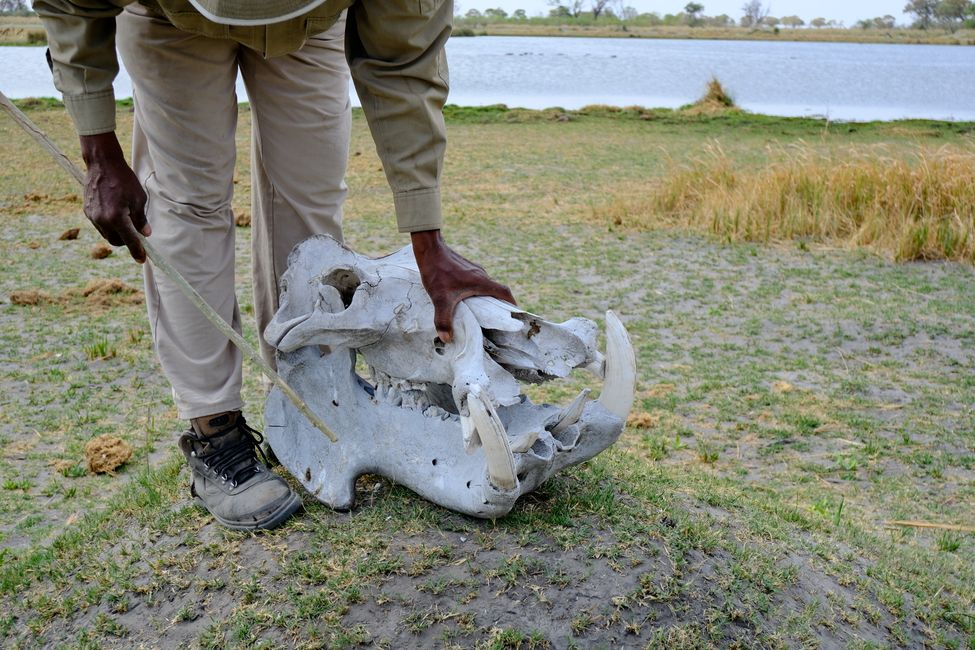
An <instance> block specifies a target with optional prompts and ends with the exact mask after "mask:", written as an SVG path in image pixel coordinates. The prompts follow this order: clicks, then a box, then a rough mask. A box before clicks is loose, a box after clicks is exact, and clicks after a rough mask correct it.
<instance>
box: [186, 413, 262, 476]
mask: <svg viewBox="0 0 975 650" xmlns="http://www.w3.org/2000/svg"><path fill="white" fill-rule="evenodd" d="M234 430H238V431H240V433H241V436H240V440H237V441H236V442H232V443H230V444H228V445H225V446H223V447H220V448H214V447H213V444H212V441H213V439H214V438H220V437H222V436H225V435H227V434H229V433H231V432H233V431H234ZM195 437H196V440H198V441H199V442H200V443H203V444H204V445H206V446H207V447H209V448H210V449H209V450H208V451H207V452H205V453H202V454H198V456H199V458H200V460H201V461H203V466H204V467H205V468H207V469H209V470H211V471H213V472H214V473H215V474H216V475H217V476H219V477H220V480H221V481H224V482H229V483H230V485H231V487H237V486H238V485H240V484H241V483H245V482H247V481H248V480H249V479H251V478H252V477H253V476H254V475H255V474H259V473H260V472H261V471H262V469H261V466H260V465H258V455H260V458H261V459H262V460H263V461H264V464H265V465H267V464H268V460H267V456H265V455H264V450H263V449H261V443H262V442H264V436H263V435H261V433H260V432H258V431H255V430H254V429H252V428H250V427H249V426H247V422H245V421H244V417H243V416H239V417H238V418H237V423H236V424H235V425H234V426H232V427H231V428H229V429H227V430H226V431H221V432H220V433H217V434H215V435H212V436H207V437H201V436H195Z"/></svg>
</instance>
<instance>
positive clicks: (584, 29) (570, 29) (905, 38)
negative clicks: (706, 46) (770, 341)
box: [0, 16, 975, 47]
mask: <svg viewBox="0 0 975 650" xmlns="http://www.w3.org/2000/svg"><path fill="white" fill-rule="evenodd" d="M478 36H525V37H531V36H535V37H567V38H637V39H650V40H697V41H770V42H784V43H863V44H876V45H884V44H890V45H962V46H966V45H975V29H959V30H957V31H955V32H949V31H947V30H942V29H927V30H922V29H913V28H908V27H898V28H894V29H856V28H829V27H827V28H820V29H817V28H812V27H803V28H798V29H792V28H788V27H786V28H774V29H772V28H764V29H749V28H745V27H706V26H699V27H689V26H686V25H681V26H646V25H630V24H627V23H623V22H619V21H614V22H610V21H607V22H605V23H600V24H588V25H587V24H578V23H575V24H573V23H570V22H564V23H559V22H554V21H552V19H544V18H532V19H527V20H524V21H515V20H507V21H484V20H482V19H470V18H466V17H462V16H457V17H455V20H454V28H453V33H452V34H451V37H452V38H469V37H478ZM46 45H47V39H46V35H45V33H44V29H43V26H42V25H41V23H40V21H39V20H37V19H36V18H33V17H23V18H2V17H0V47H45V46H46Z"/></svg>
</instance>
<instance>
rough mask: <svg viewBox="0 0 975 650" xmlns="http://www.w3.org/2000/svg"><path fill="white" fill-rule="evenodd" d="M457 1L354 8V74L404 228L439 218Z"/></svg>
mask: <svg viewBox="0 0 975 650" xmlns="http://www.w3.org/2000/svg"><path fill="white" fill-rule="evenodd" d="M452 13H453V3H452V2H450V1H447V2H442V3H440V4H439V5H436V6H434V3H432V2H431V3H426V2H424V3H417V2H415V0H413V1H410V0H389V1H384V2H373V3H366V2H359V3H356V4H355V5H353V7H352V8H350V9H349V20H348V26H347V28H346V29H347V31H346V50H347V54H348V58H349V66H350V69H351V71H352V78H353V80H354V81H355V84H356V89H357V90H358V92H359V97H360V98H361V99H362V106H363V110H364V112H365V114H366V118H367V119H368V121H369V126H370V129H371V130H372V134H373V139H374V140H375V142H376V149H377V151H378V153H379V156H380V158H381V159H382V162H383V168H384V170H385V172H386V178H387V180H388V181H389V185H390V188H391V189H392V191H393V200H394V204H395V207H396V216H397V222H398V225H399V229H400V231H401V232H416V231H426V230H437V229H439V228H440V227H441V225H442V217H441V208H440V173H441V169H442V166H443V156H444V150H445V149H446V130H445V127H444V123H443V113H442V110H443V105H444V102H445V101H446V98H447V63H446V59H445V56H444V53H443V47H444V44H445V43H446V41H447V38H448V37H449V35H450V23H451V16H452Z"/></svg>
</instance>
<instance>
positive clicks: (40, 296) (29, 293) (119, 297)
mask: <svg viewBox="0 0 975 650" xmlns="http://www.w3.org/2000/svg"><path fill="white" fill-rule="evenodd" d="M81 300H83V301H84V302H85V303H87V304H89V305H94V306H98V307H114V306H117V305H135V304H140V303H142V302H144V301H145V295H144V294H143V293H142V290H140V289H138V288H136V287H133V286H132V285H129V284H126V283H124V282H122V281H121V280H119V279H117V278H99V279H97V280H92V281H90V282H89V283H88V284H87V285H85V286H84V288H80V289H79V288H77V287H72V288H70V289H67V290H65V291H64V292H63V293H61V294H60V295H57V296H52V295H51V294H49V293H47V292H46V291H37V290H34V289H27V290H24V291H14V292H12V293H11V294H10V302H11V303H13V304H15V305H21V306H25V307H31V306H36V305H69V304H71V303H74V302H78V301H81Z"/></svg>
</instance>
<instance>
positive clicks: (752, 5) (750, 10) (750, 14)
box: [741, 0, 772, 27]
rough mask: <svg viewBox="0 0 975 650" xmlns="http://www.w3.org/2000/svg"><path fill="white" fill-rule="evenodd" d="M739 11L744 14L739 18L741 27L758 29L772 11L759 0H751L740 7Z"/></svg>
mask: <svg viewBox="0 0 975 650" xmlns="http://www.w3.org/2000/svg"><path fill="white" fill-rule="evenodd" d="M741 10H742V12H743V13H744V14H745V15H744V16H742V17H741V25H742V27H758V26H759V25H761V24H762V21H764V20H765V19H766V18H767V17H768V15H769V12H770V11H771V10H772V9H771V7H766V6H765V5H764V4H762V2H761V0H751V1H750V2H746V3H745V4H744V5H742V7H741Z"/></svg>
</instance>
